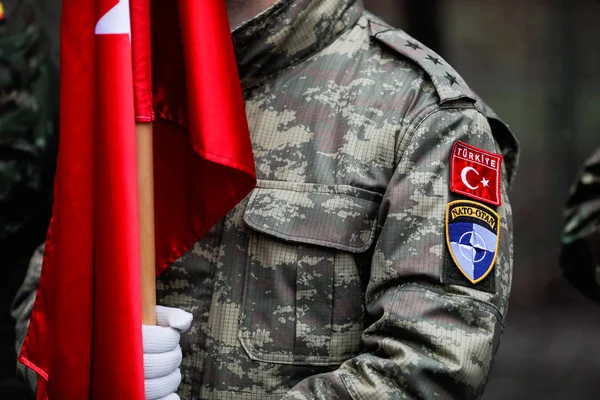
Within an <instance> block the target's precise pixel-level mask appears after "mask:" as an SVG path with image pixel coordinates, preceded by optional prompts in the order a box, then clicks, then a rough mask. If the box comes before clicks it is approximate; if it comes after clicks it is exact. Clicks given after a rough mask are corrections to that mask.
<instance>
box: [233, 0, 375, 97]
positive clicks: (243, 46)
mask: <svg viewBox="0 0 600 400" xmlns="http://www.w3.org/2000/svg"><path fill="white" fill-rule="evenodd" d="M362 11H363V6H362V1H361V0H279V1H278V2H277V3H275V4H273V5H272V6H271V7H269V8H268V9H267V10H265V11H264V12H262V13H260V14H259V15H257V16H256V17H254V18H252V19H250V20H248V21H246V22H244V23H243V24H242V25H240V26H239V27H238V28H236V29H235V30H234V31H233V33H232V35H233V41H234V47H235V53H236V58H237V63H238V71H239V74H240V79H241V81H242V87H243V88H244V89H248V88H249V87H251V86H255V85H257V84H259V83H260V82H262V81H264V80H265V79H268V78H269V77H270V76H273V75H276V74H277V73H278V72H280V71H282V70H284V69H286V68H288V67H290V66H291V65H293V64H295V63H297V62H299V61H301V60H303V59H305V58H307V57H309V56H311V55H312V54H314V53H316V52H318V51H319V50H321V49H322V48H324V47H325V46H327V45H328V44H329V43H331V42H332V41H333V40H335V38H337V37H338V36H339V35H340V34H341V33H342V32H344V31H345V30H347V29H348V28H349V27H351V26H353V25H354V24H355V23H356V21H357V20H358V18H359V17H360V15H361V14H362Z"/></svg>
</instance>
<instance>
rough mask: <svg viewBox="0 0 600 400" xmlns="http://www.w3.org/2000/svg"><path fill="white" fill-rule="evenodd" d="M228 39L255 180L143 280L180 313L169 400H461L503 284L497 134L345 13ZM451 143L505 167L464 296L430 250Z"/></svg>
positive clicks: (478, 106) (456, 95)
mask: <svg viewBox="0 0 600 400" xmlns="http://www.w3.org/2000/svg"><path fill="white" fill-rule="evenodd" d="M249 4H255V3H252V2H249ZM230 11H231V9H230ZM242 19H243V18H242ZM233 39H234V41H235V49H236V53H237V59H238V65H239V71H240V77H241V83H242V87H243V90H244V96H245V100H246V111H247V116H248V122H249V125H250V131H251V135H252V141H253V148H254V154H255V161H256V166H257V174H258V179H259V180H258V185H257V188H256V189H255V190H254V191H253V193H252V194H251V195H250V196H249V197H248V198H247V199H245V200H244V201H243V202H242V203H240V204H239V205H238V206H237V207H236V208H235V209H234V210H232V211H231V212H230V213H229V214H228V215H227V216H226V217H225V218H224V219H223V220H222V221H221V222H219V223H218V224H216V225H215V226H214V227H213V228H212V229H211V230H210V231H209V232H208V233H207V234H206V236H205V237H204V238H202V239H201V240H200V241H199V242H198V243H196V244H195V245H194V247H193V248H192V249H191V250H190V251H189V252H188V253H187V254H185V255H184V256H183V257H182V258H181V259H179V260H178V261H176V262H175V263H174V264H173V265H172V266H171V267H170V268H169V269H167V271H165V273H164V274H163V275H162V276H161V277H159V282H158V302H159V304H161V305H165V306H170V307H177V308H181V309H184V310H187V311H189V312H191V313H192V314H193V315H194V322H193V325H192V327H191V329H190V330H189V331H188V332H187V333H186V334H183V335H182V338H181V345H182V348H183V354H184V358H183V363H182V366H181V370H182V375H183V379H182V384H181V386H180V390H179V394H180V396H181V398H182V399H236V400H245V399H248V400H250V399H265V400H266V399H282V398H283V399H350V398H352V399H355V400H358V399H365V400H367V399H369V400H370V399H390V398H398V399H400V398H406V399H408V398H422V399H436V398H444V399H475V398H479V397H480V396H481V394H482V392H483V389H484V385H485V381H486V378H487V375H488V372H489V369H490V366H491V363H492V359H493V357H494V354H495V353H496V350H497V348H498V345H499V342H500V337H501V334H502V330H503V326H504V317H505V315H506V309H507V303H508V296H509V292H510V286H511V277H512V221H511V218H512V214H511V207H510V202H509V199H508V196H507V193H506V192H507V189H508V185H509V183H510V182H511V181H512V179H513V177H514V173H515V168H516V160H517V144H516V141H515V140H514V138H513V137H512V135H511V134H510V132H509V131H508V129H507V128H506V127H505V126H504V125H503V124H502V123H501V122H500V121H499V120H498V119H497V117H496V116H495V115H494V114H493V113H492V112H491V111H490V110H489V109H488V108H487V107H485V106H484V105H483V103H481V102H480V101H477V99H476V97H475V95H474V94H473V93H472V92H471V90H470V89H469V88H468V86H467V85H466V84H465V82H464V81H463V80H462V78H461V77H460V76H459V75H458V74H457V73H456V72H455V71H454V70H453V69H452V68H451V67H450V66H449V65H448V64H447V63H446V62H445V61H444V60H442V59H441V58H440V57H439V56H438V55H436V54H435V53H433V52H432V51H430V50H429V49H427V48H426V47H425V46H423V45H422V44H420V43H418V42H417V41H416V40H414V39H412V38H411V37H409V36H408V35H406V34H405V33H404V32H403V31H400V30H396V29H394V28H392V27H390V26H388V25H386V24H385V23H384V22H382V21H380V20H378V19H377V18H375V17H374V16H373V15H371V14H369V13H367V12H365V11H364V10H363V6H362V3H361V2H360V1H355V0H280V1H278V2H276V3H275V4H274V5H273V6H271V7H269V8H268V9H267V10H266V11H264V12H262V13H260V14H259V15H258V16H256V17H255V18H252V19H250V20H247V21H245V22H243V23H242V24H241V25H240V26H239V27H237V28H236V29H235V30H234V32H233ZM458 140H460V141H463V142H465V143H467V144H469V145H472V146H476V147H478V148H481V149H484V150H487V151H491V152H495V153H500V154H502V155H503V156H504V160H505V161H504V163H503V164H502V165H503V169H502V181H501V186H502V205H501V206H499V207H496V208H495V211H496V212H497V213H498V214H499V215H500V217H501V227H500V244H499V249H498V253H497V261H496V264H495V266H494V268H493V270H492V273H491V274H490V275H489V276H488V277H487V278H486V279H485V280H484V281H482V282H481V283H478V284H476V285H474V284H472V283H470V282H469V281H468V280H467V279H466V278H464V277H460V276H459V275H460V273H459V274H458V275H457V274H456V271H457V267H456V266H455V265H454V264H453V262H452V260H451V257H450V254H449V251H448V248H447V245H446V237H445V212H446V206H447V204H448V203H449V202H451V201H453V200H459V199H461V197H460V196H458V195H455V194H452V193H450V190H449V160H450V153H451V148H452V146H453V145H454V143H455V142H456V141H458Z"/></svg>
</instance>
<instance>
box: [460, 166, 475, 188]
mask: <svg viewBox="0 0 600 400" xmlns="http://www.w3.org/2000/svg"><path fill="white" fill-rule="evenodd" d="M469 171H473V172H475V173H476V174H477V175H479V172H477V170H476V169H475V168H473V167H465V168H463V170H462V172H461V173H460V178H461V179H462V181H463V183H464V185H465V186H466V187H468V188H469V189H471V190H477V188H479V185H477V186H473V185H471V184H470V183H469V181H468V180H467V173H469Z"/></svg>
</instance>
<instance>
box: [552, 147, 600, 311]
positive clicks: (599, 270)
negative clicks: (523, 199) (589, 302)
mask: <svg viewBox="0 0 600 400" xmlns="http://www.w3.org/2000/svg"><path fill="white" fill-rule="evenodd" d="M565 217H566V222H565V229H564V232H563V238H562V242H563V247H562V254H561V263H562V267H563V269H564V274H565V277H566V278H567V280H568V281H569V282H571V284H573V286H575V287H576V288H577V289H579V290H580V291H581V292H582V293H584V294H585V295H587V296H588V297H590V298H592V299H594V300H595V301H597V302H600V229H599V228H600V149H598V150H596V152H595V153H594V154H593V155H592V156H591V157H590V158H589V159H588V160H587V161H586V162H585V165H584V166H583V171H582V172H581V174H580V175H579V179H578V180H577V182H576V184H575V185H574V186H573V189H572V190H571V195H570V197H569V201H568V202H567V208H566V211H565Z"/></svg>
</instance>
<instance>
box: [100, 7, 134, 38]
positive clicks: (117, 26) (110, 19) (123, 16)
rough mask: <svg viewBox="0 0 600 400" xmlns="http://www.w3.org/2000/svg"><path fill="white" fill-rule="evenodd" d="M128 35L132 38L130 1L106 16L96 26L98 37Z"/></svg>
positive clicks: (110, 11) (114, 8)
mask: <svg viewBox="0 0 600 400" xmlns="http://www.w3.org/2000/svg"><path fill="white" fill-rule="evenodd" d="M125 33H126V34H128V35H129V38H131V21H130V20H129V0H119V3H118V4H117V5H115V6H114V7H113V8H111V9H110V10H109V11H108V12H107V13H106V14H104V15H103V16H102V17H101V18H100V20H99V21H98V23H97V24H96V29H95V34H96V35H118V34H125Z"/></svg>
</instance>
